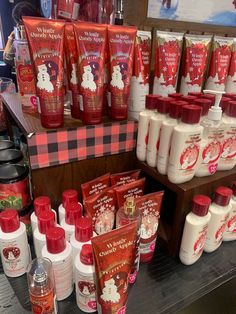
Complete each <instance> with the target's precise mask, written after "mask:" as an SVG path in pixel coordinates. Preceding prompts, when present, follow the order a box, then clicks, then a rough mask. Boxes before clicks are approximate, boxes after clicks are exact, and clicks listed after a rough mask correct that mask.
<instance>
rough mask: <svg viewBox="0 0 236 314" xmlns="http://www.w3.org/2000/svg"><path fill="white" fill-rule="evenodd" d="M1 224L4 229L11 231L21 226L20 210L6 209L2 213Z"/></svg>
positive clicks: (7, 231) (6, 231) (0, 216)
mask: <svg viewBox="0 0 236 314" xmlns="http://www.w3.org/2000/svg"><path fill="white" fill-rule="evenodd" d="M0 224H1V228H2V231H3V232H5V233H11V232H14V231H16V230H18V229H19V228H20V219H19V215H18V212H17V211H16V210H14V209H6V210H4V211H3V212H1V214H0Z"/></svg>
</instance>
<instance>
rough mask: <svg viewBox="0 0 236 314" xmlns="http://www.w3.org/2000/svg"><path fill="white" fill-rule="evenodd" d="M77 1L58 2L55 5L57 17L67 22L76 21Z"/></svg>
mask: <svg viewBox="0 0 236 314" xmlns="http://www.w3.org/2000/svg"><path fill="white" fill-rule="evenodd" d="M77 1H78V0H77ZM77 1H74V0H70V1H64V0H59V1H58V4H57V16H58V17H61V18H65V19H68V20H71V19H72V20H77V18H78V13H79V3H76V2H77Z"/></svg>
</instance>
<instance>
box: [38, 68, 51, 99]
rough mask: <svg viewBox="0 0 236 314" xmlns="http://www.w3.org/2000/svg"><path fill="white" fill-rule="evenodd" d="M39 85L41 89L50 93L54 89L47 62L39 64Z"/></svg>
mask: <svg viewBox="0 0 236 314" xmlns="http://www.w3.org/2000/svg"><path fill="white" fill-rule="evenodd" d="M37 87H38V88H39V89H44V90H45V91H47V92H48V93H51V92H53V90H54V87H53V84H52V82H51V81H50V75H49V73H48V70H47V66H46V65H45V64H41V65H38V74H37Z"/></svg>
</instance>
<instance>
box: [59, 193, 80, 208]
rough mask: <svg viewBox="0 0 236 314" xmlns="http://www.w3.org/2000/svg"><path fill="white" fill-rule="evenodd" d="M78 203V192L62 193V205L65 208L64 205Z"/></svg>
mask: <svg viewBox="0 0 236 314" xmlns="http://www.w3.org/2000/svg"><path fill="white" fill-rule="evenodd" d="M77 202H78V192H77V191H76V190H72V189H71V190H65V191H64V192H63V193H62V205H63V207H64V208H66V205H67V204H69V203H77Z"/></svg>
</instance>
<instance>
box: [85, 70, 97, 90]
mask: <svg viewBox="0 0 236 314" xmlns="http://www.w3.org/2000/svg"><path fill="white" fill-rule="evenodd" d="M83 70H84V73H83V74H82V83H81V87H83V88H84V89H89V90H90V91H91V92H95V91H96V89H97V86H96V83H95V82H94V75H93V70H92V68H91V66H90V65H86V66H84V69H83Z"/></svg>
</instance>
